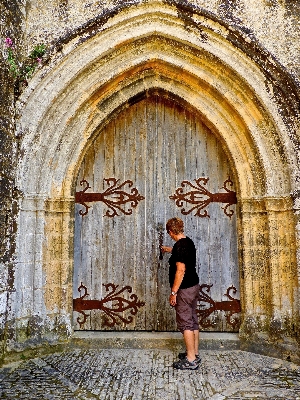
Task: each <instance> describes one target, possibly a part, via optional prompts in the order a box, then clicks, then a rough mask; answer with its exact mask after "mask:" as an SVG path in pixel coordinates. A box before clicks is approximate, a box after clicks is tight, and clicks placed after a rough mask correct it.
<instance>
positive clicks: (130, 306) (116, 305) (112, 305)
mask: <svg viewBox="0 0 300 400" xmlns="http://www.w3.org/2000/svg"><path fill="white" fill-rule="evenodd" d="M103 286H104V287H105V289H106V291H107V292H108V293H107V295H106V296H105V297H104V298H103V299H101V300H87V299H85V297H86V296H89V294H88V291H87V287H86V286H84V285H83V284H82V282H81V285H80V286H79V288H78V292H79V293H80V294H81V292H82V291H83V293H82V294H81V296H80V297H79V298H76V299H73V309H74V311H77V312H79V313H80V314H82V315H83V318H82V319H80V317H78V318H77V322H78V323H79V325H80V327H82V326H83V325H84V324H85V323H86V320H87V318H88V316H89V314H86V313H85V311H87V310H101V311H103V312H104V313H105V316H104V318H103V319H104V326H108V327H110V328H112V327H114V326H115V325H119V324H120V323H121V322H123V323H124V324H130V323H131V322H132V321H133V315H136V314H137V312H138V309H139V308H140V307H143V306H144V305H145V303H144V302H143V301H140V300H139V299H138V297H137V295H136V294H131V295H130V297H129V299H126V298H125V297H122V294H124V293H125V292H127V293H131V292H132V287H131V286H124V287H123V288H122V289H119V290H118V287H119V285H114V284H113V283H108V284H103ZM127 310H129V312H130V314H131V315H129V316H128V317H124V316H123V315H122V313H124V312H125V311H127Z"/></svg>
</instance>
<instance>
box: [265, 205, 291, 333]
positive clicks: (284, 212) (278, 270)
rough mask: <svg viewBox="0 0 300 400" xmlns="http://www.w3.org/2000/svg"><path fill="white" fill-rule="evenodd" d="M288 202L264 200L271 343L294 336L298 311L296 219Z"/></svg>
mask: <svg viewBox="0 0 300 400" xmlns="http://www.w3.org/2000/svg"><path fill="white" fill-rule="evenodd" d="M292 207H293V203H292V199H291V198H278V199H276V198H273V199H266V208H267V211H268V224H269V247H270V252H269V253H270V283H269V290H270V292H271V304H270V308H271V320H270V327H269V335H270V337H271V338H273V339H280V338H281V336H282V335H284V336H294V335H295V330H296V324H297V322H296V320H297V317H296V316H297V307H298V293H297V292H298V276H297V265H296V238H295V218H294V213H293V210H292Z"/></svg>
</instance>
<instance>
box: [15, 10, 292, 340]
mask: <svg viewBox="0 0 300 400" xmlns="http://www.w3.org/2000/svg"><path fill="white" fill-rule="evenodd" d="M145 20H147V23H145ZM141 26H142V27H143V28H141ZM221 28H222V27H221V26H220V25H217V24H216V22H215V21H214V22H212V21H211V22H209V21H207V22H206V25H205V26H202V27H201V29H200V30H199V29H196V27H194V28H193V29H192V30H189V29H187V28H186V26H185V23H184V21H183V20H181V18H179V17H178V16H177V14H176V12H175V11H174V9H173V8H172V7H168V6H167V5H163V4H161V3H159V4H157V5H156V6H152V8H151V10H150V9H149V8H148V7H147V5H140V6H138V7H135V8H134V9H132V10H131V11H130V10H129V11H127V12H126V13H120V14H118V15H116V16H115V17H113V18H111V19H110V20H109V21H107V23H106V24H105V25H104V26H103V29H101V30H100V31H99V32H98V33H97V34H96V35H95V36H93V37H91V38H89V39H88V40H86V41H84V42H83V43H81V44H78V43H77V40H76V39H74V40H73V41H71V42H69V43H68V44H67V45H66V46H65V52H64V56H63V57H61V58H60V59H58V60H57V61H53V65H50V66H49V67H47V71H46V70H45V71H41V72H40V73H39V74H37V75H36V76H35V77H34V79H33V80H32V81H31V83H30V86H29V87H28V88H27V90H26V91H25V92H24V94H23V96H22V99H21V101H20V114H21V117H20V119H19V122H18V131H19V134H20V136H22V151H23V156H22V159H21V160H20V164H19V175H18V186H19V188H20V190H21V191H22V192H23V199H22V202H21V204H20V217H19V230H18V260H17V261H18V264H17V265H18V267H17V274H19V275H20V276H22V275H23V276H24V272H25V271H26V273H27V274H28V277H29V278H28V279H29V280H30V283H28V282H25V281H23V280H22V279H19V280H17V282H16V285H17V295H16V296H17V297H18V302H19V304H21V307H20V308H19V309H18V310H17V311H16V317H17V319H18V321H19V322H18V324H19V329H22V327H23V326H27V325H28V321H32V323H33V324H35V325H37V326H38V328H37V330H40V331H41V332H43V331H46V332H48V331H49V332H53V335H54V336H55V335H56V333H55V331H56V329H57V328H56V327H57V326H61V327H62V329H63V330H65V331H66V332H67V334H70V333H71V332H72V323H71V312H72V283H71V280H72V265H73V244H72V243H73V208H74V185H75V178H76V176H77V173H78V169H79V167H80V165H81V161H82V159H83V157H84V154H85V152H86V149H87V147H88V146H89V144H90V143H91V140H92V139H93V138H94V136H95V135H96V134H97V132H98V131H99V128H101V127H102V126H104V125H105V124H106V123H107V122H108V121H109V120H110V119H111V118H112V117H113V115H114V111H115V110H117V109H119V108H120V107H126V106H127V105H128V104H130V103H131V102H134V101H136V99H137V98H138V97H139V96H140V95H141V93H144V92H145V90H147V89H155V88H157V89H159V90H163V91H165V92H169V93H170V95H175V96H178V97H180V98H181V99H183V100H184V101H185V102H186V103H188V104H190V105H192V106H193V107H194V108H195V109H197V110H198V112H199V113H200V114H201V115H202V118H203V121H205V123H206V124H207V126H209V127H210V129H211V130H212V132H214V134H215V135H216V136H217V137H218V138H219V140H220V141H221V142H222V145H223V148H224V149H225V151H226V154H227V156H228V159H229V160H230V161H229V162H230V164H231V167H232V170H233V171H234V174H235V180H236V182H238V188H237V190H238V196H239V203H240V212H239V218H238V224H239V254H240V256H239V263H240V277H241V294H242V298H241V300H242V307H243V321H244V323H243V326H242V329H241V333H242V334H244V335H247V334H248V333H250V334H253V332H257V331H268V329H269V327H270V325H271V324H272V323H273V324H275V325H276V326H277V327H279V328H278V329H277V331H278V332H284V333H286V334H290V333H291V331H292V329H293V328H292V327H293V326H296V324H297V318H298V308H297V307H298V305H297V301H298V298H297V295H298V294H297V293H298V278H297V265H296V249H295V246H296V245H295V221H294V213H293V204H292V198H291V196H290V193H291V191H293V190H295V189H296V187H295V186H294V184H293V176H295V175H296V174H297V173H298V166H297V161H296V154H295V152H294V150H293V144H292V143H291V140H290V138H289V136H288V131H287V128H286V126H285V124H284V121H283V120H282V118H281V117H280V114H279V112H278V109H277V108H276V102H275V101H274V99H273V98H272V96H271V95H270V93H269V91H268V90H267V88H266V85H265V80H266V79H267V78H266V76H265V75H264V74H263V72H262V70H261V69H260V68H259V67H258V65H256V64H255V63H254V62H252V61H251V60H250V59H249V57H248V56H247V54H243V52H242V51H241V50H239V49H237V48H235V47H234V46H233V45H232V44H231V43H230V41H228V40H227V37H226V34H225V32H224V30H222V29H221ZM122 32H123V33H124V32H126V35H125V36H124V35H123V33H122ZM37 110H38V112H37ZM33 144H34V146H33ZM28 227H30V234H29V235H27V232H28ZM283 282H284V284H283ZM32 283H33V285H32ZM30 287H33V288H34V289H33V290H32V289H29V288H30ZM18 289H19V290H18ZM20 293H23V294H22V295H20ZM22 296H23V297H22ZM28 303H30V304H31V305H32V306H31V308H30V310H29V309H28V306H27V305H26V304H28ZM32 310H33V311H32ZM60 335H62V334H59V335H58V336H60Z"/></svg>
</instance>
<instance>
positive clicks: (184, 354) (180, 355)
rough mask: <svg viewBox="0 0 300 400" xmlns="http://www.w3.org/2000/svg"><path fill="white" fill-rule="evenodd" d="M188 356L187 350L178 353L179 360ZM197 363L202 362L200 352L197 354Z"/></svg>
mask: <svg viewBox="0 0 300 400" xmlns="http://www.w3.org/2000/svg"><path fill="white" fill-rule="evenodd" d="M186 356H187V352H185V353H179V354H178V358H179V360H183V359H185V357H186ZM195 363H196V364H200V363H201V358H200V356H199V354H196V360H195Z"/></svg>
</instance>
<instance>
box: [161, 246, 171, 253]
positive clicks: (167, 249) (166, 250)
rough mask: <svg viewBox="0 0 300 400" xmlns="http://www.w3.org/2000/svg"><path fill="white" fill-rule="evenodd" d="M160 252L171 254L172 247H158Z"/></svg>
mask: <svg viewBox="0 0 300 400" xmlns="http://www.w3.org/2000/svg"><path fill="white" fill-rule="evenodd" d="M160 248H161V251H162V252H164V253H172V247H169V246H160Z"/></svg>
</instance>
